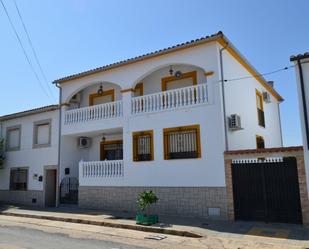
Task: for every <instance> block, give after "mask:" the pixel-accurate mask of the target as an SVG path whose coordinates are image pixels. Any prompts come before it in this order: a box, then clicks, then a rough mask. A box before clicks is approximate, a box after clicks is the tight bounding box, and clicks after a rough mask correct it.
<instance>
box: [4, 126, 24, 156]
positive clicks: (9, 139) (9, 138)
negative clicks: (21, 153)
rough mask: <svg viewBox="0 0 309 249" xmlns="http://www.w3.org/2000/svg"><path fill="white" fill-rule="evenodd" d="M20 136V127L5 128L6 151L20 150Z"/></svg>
mask: <svg viewBox="0 0 309 249" xmlns="http://www.w3.org/2000/svg"><path fill="white" fill-rule="evenodd" d="M20 135H21V126H20V125H17V126H12V127H8V128H7V132H6V150H7V151H14V150H20Z"/></svg>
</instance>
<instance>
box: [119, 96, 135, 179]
mask: <svg viewBox="0 0 309 249" xmlns="http://www.w3.org/2000/svg"><path fill="white" fill-rule="evenodd" d="M132 97H133V91H124V92H123V93H122V101H123V102H122V104H123V120H124V122H123V163H124V167H123V168H124V175H126V171H127V169H128V165H130V164H131V162H132V158H133V157H132V134H131V133H132V131H131V127H130V119H131V116H132V103H131V100H132Z"/></svg>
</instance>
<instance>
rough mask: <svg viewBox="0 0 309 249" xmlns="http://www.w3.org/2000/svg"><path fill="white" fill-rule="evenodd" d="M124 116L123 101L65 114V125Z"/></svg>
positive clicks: (74, 110) (88, 107)
mask: <svg viewBox="0 0 309 249" xmlns="http://www.w3.org/2000/svg"><path fill="white" fill-rule="evenodd" d="M121 116H122V101H121V100H120V101H115V102H110V103H106V104H101V105H94V106H87V107H83V108H78V109H73V110H69V111H66V112H65V115H64V124H65V125H70V124H77V123H85V122H89V121H95V120H103V119H110V118H119V117H121Z"/></svg>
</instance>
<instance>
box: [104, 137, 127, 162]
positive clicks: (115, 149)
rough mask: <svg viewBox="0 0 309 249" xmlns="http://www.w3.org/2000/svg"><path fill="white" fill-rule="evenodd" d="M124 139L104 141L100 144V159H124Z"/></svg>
mask: <svg viewBox="0 0 309 249" xmlns="http://www.w3.org/2000/svg"><path fill="white" fill-rule="evenodd" d="M122 159H123V145H122V140H115V141H104V142H101V144H100V160H101V161H104V160H122Z"/></svg>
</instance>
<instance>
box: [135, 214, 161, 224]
mask: <svg viewBox="0 0 309 249" xmlns="http://www.w3.org/2000/svg"><path fill="white" fill-rule="evenodd" d="M158 221H159V217H158V215H143V214H138V215H136V224H139V225H146V226H150V225H153V224H156V223H158Z"/></svg>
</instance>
